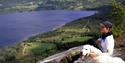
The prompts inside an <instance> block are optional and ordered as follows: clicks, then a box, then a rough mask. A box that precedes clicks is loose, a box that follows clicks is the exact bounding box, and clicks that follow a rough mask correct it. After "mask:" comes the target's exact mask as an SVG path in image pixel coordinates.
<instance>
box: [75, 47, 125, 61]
mask: <svg viewBox="0 0 125 63" xmlns="http://www.w3.org/2000/svg"><path fill="white" fill-rule="evenodd" d="M74 63H125V62H124V61H123V60H122V59H121V58H119V57H111V56H108V55H103V54H102V52H101V51H100V50H99V49H97V48H95V47H94V46H92V45H84V46H83V48H82V50H81V56H80V58H79V59H78V60H77V61H75V62H74Z"/></svg>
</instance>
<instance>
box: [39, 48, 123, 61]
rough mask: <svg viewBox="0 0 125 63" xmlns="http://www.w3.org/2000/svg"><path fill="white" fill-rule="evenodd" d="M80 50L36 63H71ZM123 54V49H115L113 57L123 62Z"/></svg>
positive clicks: (75, 49)
mask: <svg viewBox="0 0 125 63" xmlns="http://www.w3.org/2000/svg"><path fill="white" fill-rule="evenodd" d="M81 49H82V46H79V47H74V48H71V49H69V50H67V51H64V52H61V53H58V54H55V55H52V56H50V57H47V58H45V59H43V60H42V61H39V62H38V63H73V62H71V61H72V59H73V56H75V55H78V54H79V53H80V50H81ZM124 52H125V48H115V50H114V54H113V56H117V57H121V58H122V59H123V60H125V55H124ZM69 61H70V62H69Z"/></svg>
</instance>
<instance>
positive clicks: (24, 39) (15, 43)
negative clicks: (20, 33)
mask: <svg viewBox="0 0 125 63" xmlns="http://www.w3.org/2000/svg"><path fill="white" fill-rule="evenodd" d="M40 11H44V10H40ZM50 11H51V10H50ZM68 11H70V10H68ZM74 11H94V12H95V13H94V14H93V15H95V14H97V13H98V11H95V10H74ZM26 12H28V11H26ZM32 12H36V11H32ZM14 13H17V12H14ZM21 13H22V12H21ZM93 15H90V16H93ZM90 16H85V17H81V18H78V19H74V20H72V21H69V22H67V23H64V24H61V25H57V26H55V27H54V28H52V29H51V30H48V31H45V32H40V33H35V34H31V35H29V36H26V37H24V38H22V39H20V40H18V41H16V42H14V43H13V44H8V45H7V46H1V47H0V49H3V48H8V47H12V46H15V45H17V44H20V43H22V42H24V41H26V40H28V39H30V38H31V37H35V36H38V35H42V34H44V33H48V32H53V31H54V30H57V29H59V28H61V27H63V26H65V25H66V24H68V23H71V22H73V21H77V20H80V19H83V18H86V17H90Z"/></svg>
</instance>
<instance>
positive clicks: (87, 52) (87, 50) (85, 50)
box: [80, 45, 94, 59]
mask: <svg viewBox="0 0 125 63" xmlns="http://www.w3.org/2000/svg"><path fill="white" fill-rule="evenodd" d="M93 48H94V47H93V46H91V45H84V46H83V47H82V50H81V55H80V58H81V59H84V57H87V56H89V55H90V54H91V53H93V51H92V49H93Z"/></svg>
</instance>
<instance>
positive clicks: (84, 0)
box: [0, 0, 124, 12]
mask: <svg viewBox="0 0 125 63" xmlns="http://www.w3.org/2000/svg"><path fill="white" fill-rule="evenodd" d="M117 1H120V2H124V0H117ZM111 2H112V0H0V11H1V12H6V11H32V10H54V9H56V10H58V9H61V10H64V9H65V10H66V9H67V10H68V9H69V10H83V9H88V8H97V7H100V6H103V5H109V4H111Z"/></svg>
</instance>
